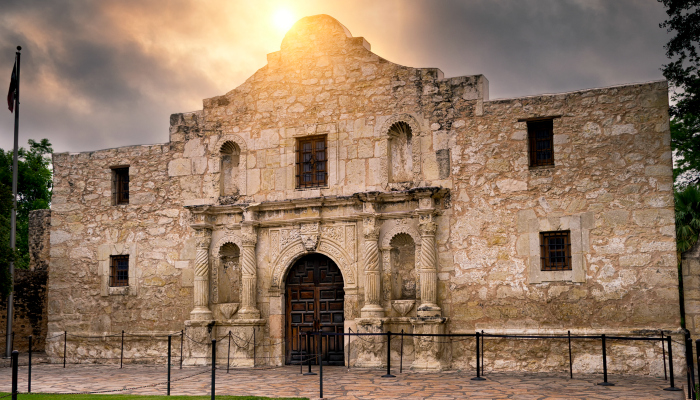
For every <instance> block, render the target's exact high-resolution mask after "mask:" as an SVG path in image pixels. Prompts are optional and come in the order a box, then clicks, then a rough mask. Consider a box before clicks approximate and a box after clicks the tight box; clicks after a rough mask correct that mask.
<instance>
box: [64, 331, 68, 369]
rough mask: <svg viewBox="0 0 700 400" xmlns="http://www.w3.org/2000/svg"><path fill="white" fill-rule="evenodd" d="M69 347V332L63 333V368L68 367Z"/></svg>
mask: <svg viewBox="0 0 700 400" xmlns="http://www.w3.org/2000/svg"><path fill="white" fill-rule="evenodd" d="M67 347H68V331H63V368H65V367H66V349H67Z"/></svg>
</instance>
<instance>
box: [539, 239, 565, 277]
mask: <svg viewBox="0 0 700 400" xmlns="http://www.w3.org/2000/svg"><path fill="white" fill-rule="evenodd" d="M540 247H541V253H540V254H541V257H540V258H541V260H542V271H571V239H570V231H554V232H540Z"/></svg>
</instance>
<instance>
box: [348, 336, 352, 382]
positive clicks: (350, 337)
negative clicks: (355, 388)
mask: <svg viewBox="0 0 700 400" xmlns="http://www.w3.org/2000/svg"><path fill="white" fill-rule="evenodd" d="M348 333H349V334H350V335H348V371H350V356H351V355H352V352H351V351H350V349H351V348H350V344H351V343H352V329H351V328H348Z"/></svg>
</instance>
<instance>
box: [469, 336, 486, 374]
mask: <svg viewBox="0 0 700 400" xmlns="http://www.w3.org/2000/svg"><path fill="white" fill-rule="evenodd" d="M479 336H480V334H479V332H478V331H477V332H476V377H474V378H472V380H473V381H485V380H486V379H484V378H482V377H481V365H480V362H481V360H480V359H479Z"/></svg>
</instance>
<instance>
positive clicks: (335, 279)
mask: <svg viewBox="0 0 700 400" xmlns="http://www.w3.org/2000/svg"><path fill="white" fill-rule="evenodd" d="M344 296H345V292H344V291H343V275H342V274H341V273H340V269H339V268H338V266H337V265H335V263H334V262H333V260H331V259H330V258H328V257H326V256H324V255H322V254H310V255H307V256H304V257H302V258H301V259H299V260H298V261H297V262H296V263H295V264H294V266H292V268H291V270H290V271H289V274H288V275H287V281H286V314H287V315H286V317H287V318H286V330H285V332H286V333H285V335H286V336H285V337H286V340H285V341H286V346H285V347H286V352H287V354H286V362H287V364H290V363H292V362H294V363H298V362H300V361H302V360H303V359H305V358H303V356H304V355H305V354H312V355H315V354H316V353H317V352H318V350H317V349H318V344H317V342H316V340H315V338H314V339H312V341H311V346H310V347H311V348H310V349H309V350H310V352H307V348H306V340H305V339H304V336H303V335H301V340H300V333H301V332H308V331H316V330H318V329H319V328H320V329H321V330H322V331H323V332H335V333H342V332H343V327H344V322H345V316H344V315H343V299H344ZM343 343H344V341H343V336H327V337H324V338H323V342H322V349H323V354H322V357H323V360H324V364H326V362H327V363H328V364H330V365H344V363H345V362H344V361H345V358H344V351H343ZM315 361H317V359H315ZM314 363H317V362H314Z"/></svg>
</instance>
